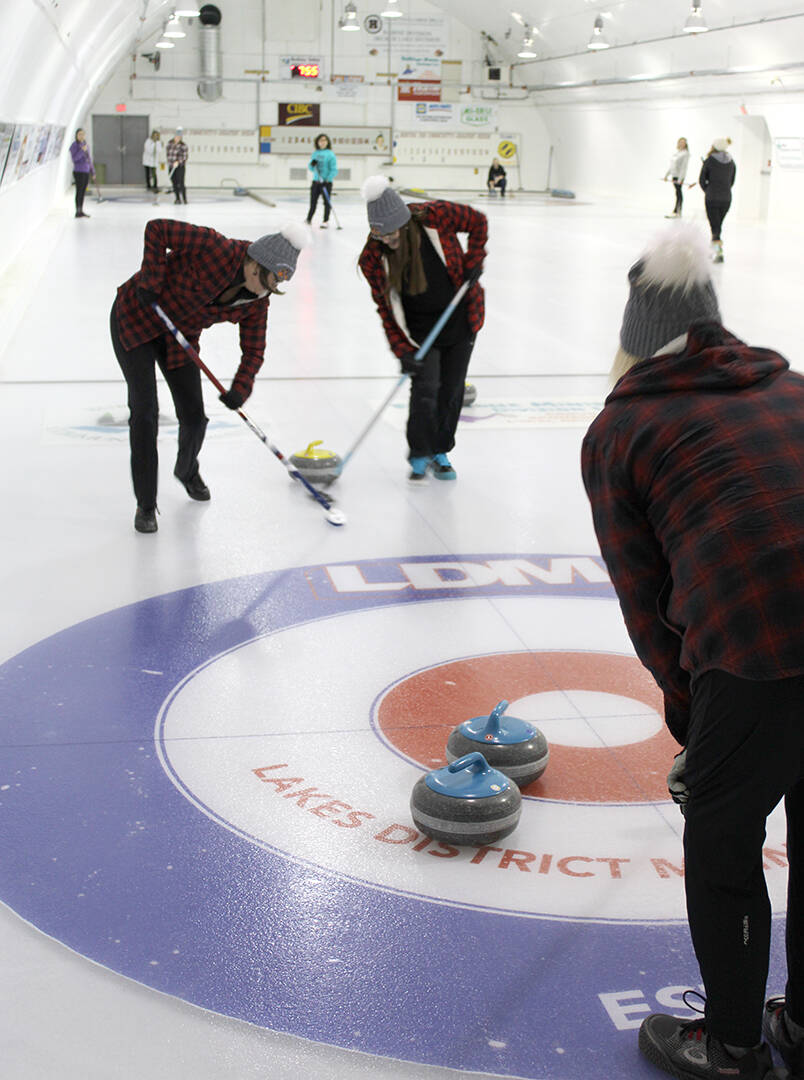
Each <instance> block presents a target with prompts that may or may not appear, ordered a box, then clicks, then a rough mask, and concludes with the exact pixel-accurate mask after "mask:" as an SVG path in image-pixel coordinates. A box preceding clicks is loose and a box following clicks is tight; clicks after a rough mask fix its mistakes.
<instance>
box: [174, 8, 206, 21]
mask: <svg viewBox="0 0 804 1080" xmlns="http://www.w3.org/2000/svg"><path fill="white" fill-rule="evenodd" d="M175 14H176V17H177V18H180V19H195V18H196V17H197V16H198V15H200V14H201V12H200V11H199V10H198V8H181V9H180V10H179V11H177V12H176V13H175Z"/></svg>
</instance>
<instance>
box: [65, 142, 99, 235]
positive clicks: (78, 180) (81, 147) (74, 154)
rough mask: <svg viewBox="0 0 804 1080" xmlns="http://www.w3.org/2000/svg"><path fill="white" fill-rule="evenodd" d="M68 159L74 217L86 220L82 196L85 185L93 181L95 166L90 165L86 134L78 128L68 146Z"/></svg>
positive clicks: (90, 159) (85, 188) (90, 158)
mask: <svg viewBox="0 0 804 1080" xmlns="http://www.w3.org/2000/svg"><path fill="white" fill-rule="evenodd" d="M70 157H71V158H72V159H73V180H74V181H75V216H76V217H77V218H84V217H85V218H88V217H89V214H85V213H84V196H85V194H86V190H87V184H88V183H89V181H90V178H91V179H92V180H94V179H95V166H94V165H93V164H92V155H91V154H90V152H89V146H88V144H87V136H86V132H85V131H84V129H83V128H79V129H78V130H77V131H76V133H75V140H74V141H73V142H72V143H71V144H70Z"/></svg>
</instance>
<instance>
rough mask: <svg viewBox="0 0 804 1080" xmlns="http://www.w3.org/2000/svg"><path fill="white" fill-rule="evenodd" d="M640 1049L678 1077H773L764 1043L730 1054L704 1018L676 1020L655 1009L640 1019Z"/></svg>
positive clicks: (746, 1079)
mask: <svg viewBox="0 0 804 1080" xmlns="http://www.w3.org/2000/svg"><path fill="white" fill-rule="evenodd" d="M639 1049H640V1051H641V1052H642V1054H643V1055H644V1056H645V1057H646V1058H647V1059H648V1061H649V1062H650V1063H651V1064H652V1065H655V1066H656V1067H657V1068H658V1069H662V1070H663V1071H664V1072H666V1073H669V1074H670V1075H671V1076H675V1077H676V1078H677V1080H708V1078H709V1077H712V1078H713V1080H714V1078H718V1080H726V1078H729V1080H766V1078H767V1080H774V1077H775V1075H776V1074H775V1073H774V1072H773V1061H772V1059H771V1053H770V1048H769V1047H768V1046H767V1044H766V1043H762V1044H761V1045H760V1046H758V1047H752V1048H750V1049H747V1050H746V1051H745V1053H741V1054H739V1056H738V1055H737V1054H732V1053H731V1052H730V1051H729V1050H727V1049H726V1047H725V1046H724V1045H723V1043H722V1042H720V1040H719V1039H716V1038H715V1037H714V1036H713V1035H708V1034H707V1032H706V1022H705V1020H704V1019H703V1018H702V1017H701V1018H698V1019H696V1020H686V1021H682V1020H679V1019H678V1017H675V1016H667V1015H666V1014H664V1013H654V1014H653V1015H652V1016H649V1017H647V1019H645V1020H643V1021H642V1026H641V1027H640V1029H639Z"/></svg>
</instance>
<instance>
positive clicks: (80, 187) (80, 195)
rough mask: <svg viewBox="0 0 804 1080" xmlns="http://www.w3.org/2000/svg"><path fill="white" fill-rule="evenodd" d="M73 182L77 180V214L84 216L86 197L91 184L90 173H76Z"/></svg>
mask: <svg viewBox="0 0 804 1080" xmlns="http://www.w3.org/2000/svg"><path fill="white" fill-rule="evenodd" d="M73 180H75V212H76V214H83V212H84V196H85V195H86V191H87V184H88V183H89V173H88V172H74V173H73Z"/></svg>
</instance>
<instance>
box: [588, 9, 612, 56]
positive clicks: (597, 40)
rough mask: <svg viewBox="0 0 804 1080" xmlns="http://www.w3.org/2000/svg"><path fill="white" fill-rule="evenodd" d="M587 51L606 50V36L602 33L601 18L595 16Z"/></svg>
mask: <svg viewBox="0 0 804 1080" xmlns="http://www.w3.org/2000/svg"><path fill="white" fill-rule="evenodd" d="M586 47H587V49H595V50H597V49H608V48H609V42H608V41H607V40H606V35H605V34H604V33H603V16H602V15H597V16H596V17H595V25H594V29H593V30H592V36H591V37H590V38H589V43H588V44H587V46H586Z"/></svg>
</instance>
